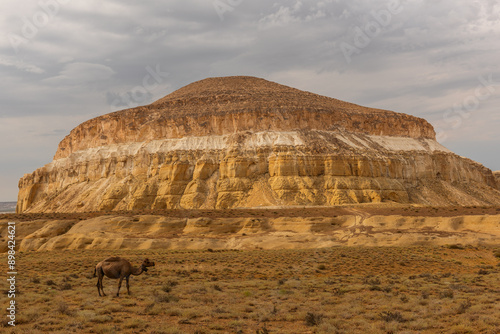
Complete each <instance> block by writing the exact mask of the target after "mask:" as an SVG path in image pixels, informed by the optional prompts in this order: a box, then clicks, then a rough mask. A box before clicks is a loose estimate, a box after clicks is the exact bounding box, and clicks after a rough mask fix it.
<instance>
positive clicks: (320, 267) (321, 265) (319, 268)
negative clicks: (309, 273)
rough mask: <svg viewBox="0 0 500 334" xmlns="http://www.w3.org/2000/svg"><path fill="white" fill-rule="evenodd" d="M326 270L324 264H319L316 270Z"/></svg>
mask: <svg viewBox="0 0 500 334" xmlns="http://www.w3.org/2000/svg"><path fill="white" fill-rule="evenodd" d="M325 269H326V266H325V265H324V264H320V265H319V266H318V270H325Z"/></svg>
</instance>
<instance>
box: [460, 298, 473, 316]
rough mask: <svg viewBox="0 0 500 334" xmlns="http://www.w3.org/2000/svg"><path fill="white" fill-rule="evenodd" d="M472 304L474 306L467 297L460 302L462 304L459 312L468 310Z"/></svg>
mask: <svg viewBox="0 0 500 334" xmlns="http://www.w3.org/2000/svg"><path fill="white" fill-rule="evenodd" d="M471 306H472V303H471V301H470V300H469V299H467V300H466V301H464V302H462V303H460V305H459V306H458V310H457V313H458V314H462V313H465V311H467V310H468V309H469V308H470V307H471Z"/></svg>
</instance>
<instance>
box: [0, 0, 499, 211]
mask: <svg viewBox="0 0 500 334" xmlns="http://www.w3.org/2000/svg"><path fill="white" fill-rule="evenodd" d="M0 13H1V14H0V29H1V32H2V34H1V35H0V73H1V81H0V103H1V105H0V154H1V160H0V201H13V200H16V197H17V182H18V180H19V178H20V177H21V176H22V175H23V174H24V173H29V172H32V171H33V170H35V169H36V168H38V167H41V166H43V165H44V164H46V163H48V162H50V161H51V160H52V157H53V155H54V153H55V151H56V149H57V144H58V143H59V141H60V140H62V139H63V138H64V136H65V135H66V134H68V133H69V131H70V130H71V129H72V128H74V127H75V126H77V125H78V124H79V123H81V122H83V121H85V120H87V119H89V118H92V117H95V116H98V115H102V114H105V113H108V112H111V111H114V110H119V109H124V108H127V107H133V106H136V105H142V104H148V103H150V102H152V101H154V100H156V99H158V98H160V97H162V96H164V95H167V94H168V93H170V92H172V91H173V90H175V89H177V88H180V87H182V86H184V85H186V84H188V83H190V82H193V81H196V80H200V79H203V78H206V77H213V76H227V75H252V76H258V77H263V78H266V79H268V80H272V81H276V82H279V83H282V84H286V85H289V86H293V87H296V88H299V89H303V90H308V91H311V92H315V93H319V94H323V95H327V96H331V97H335V98H338V99H342V100H346V101H349V102H354V103H358V104H361V105H366V106H371V107H378V108H383V109H389V110H394V111H398V112H404V113H408V114H412V115H416V116H419V117H423V118H425V119H427V120H428V121H430V122H431V123H432V124H433V125H434V126H435V128H436V130H437V132H438V140H439V141H440V142H441V143H442V144H444V145H445V146H447V147H448V148H450V149H452V150H453V151H455V152H456V153H458V154H460V155H463V156H467V157H469V158H472V159H474V160H476V161H479V162H481V163H482V164H484V165H485V166H487V167H488V168H491V169H493V170H500V154H499V153H500V149H499V143H500V131H498V129H499V125H500V113H499V112H498V108H499V107H498V106H500V67H499V60H498V59H500V57H499V56H500V52H499V51H500V4H499V1H498V0H475V1H473V0H432V1H431V0H400V1H397V0H396V1H394V0H324V1H309V0H300V1H298V0H290V1H287V0H277V1H264V0H252V1H250V0H196V1H195V0H170V1H159V0H145V1H131V0H104V1H102V0H100V1H97V0H86V1H76V0H41V1H19V0H2V1H1V3H0Z"/></svg>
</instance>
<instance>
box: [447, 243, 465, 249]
mask: <svg viewBox="0 0 500 334" xmlns="http://www.w3.org/2000/svg"><path fill="white" fill-rule="evenodd" d="M446 247H448V248H449V249H465V247H464V246H463V245H460V244H453V245H446Z"/></svg>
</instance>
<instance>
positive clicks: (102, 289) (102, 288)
mask: <svg viewBox="0 0 500 334" xmlns="http://www.w3.org/2000/svg"><path fill="white" fill-rule="evenodd" d="M103 279H104V276H103V277H102V278H101V291H102V295H103V296H106V294H105V293H104V287H103V286H102V281H103Z"/></svg>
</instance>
